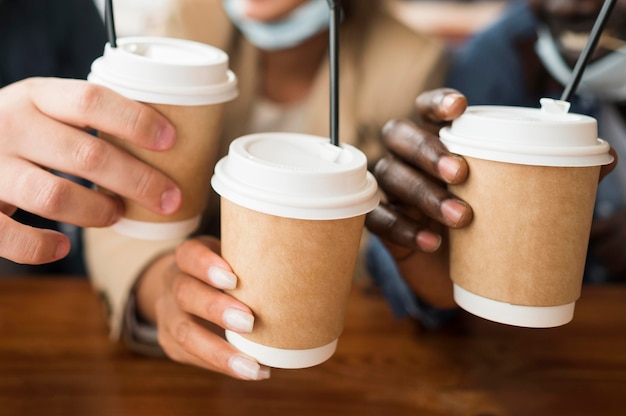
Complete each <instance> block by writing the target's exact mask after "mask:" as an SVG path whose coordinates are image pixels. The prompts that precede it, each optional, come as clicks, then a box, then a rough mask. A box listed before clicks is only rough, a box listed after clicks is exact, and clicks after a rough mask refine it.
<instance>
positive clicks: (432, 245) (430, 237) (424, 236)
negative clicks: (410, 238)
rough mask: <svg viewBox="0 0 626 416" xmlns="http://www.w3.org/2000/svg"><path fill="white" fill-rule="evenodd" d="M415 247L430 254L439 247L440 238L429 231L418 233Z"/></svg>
mask: <svg viewBox="0 0 626 416" xmlns="http://www.w3.org/2000/svg"><path fill="white" fill-rule="evenodd" d="M417 245H418V246H419V248H421V249H422V251H425V252H427V253H432V252H434V251H437V249H438V248H439V247H440V246H441V236H440V235H439V234H435V233H432V232H430V231H420V232H418V233H417Z"/></svg>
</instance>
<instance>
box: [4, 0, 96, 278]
mask: <svg viewBox="0 0 626 416" xmlns="http://www.w3.org/2000/svg"><path fill="white" fill-rule="evenodd" d="M105 42H106V31H105V29H104V23H103V21H102V18H101V16H100V14H99V12H98V10H97V8H96V6H95V4H94V2H93V0H0V87H4V86H6V85H8V84H11V83H13V82H16V81H19V80H21V79H24V78H29V77H34V76H41V77H62V78H79V79H85V78H86V77H87V74H88V73H89V67H90V65H91V62H92V61H93V60H94V59H95V58H97V57H98V56H99V55H101V54H102V51H103V50H104V44H105ZM0 198H1V196H0ZM14 218H15V219H17V220H19V221H20V222H24V223H27V224H29V225H33V226H36V227H45V228H53V229H57V230H62V231H63V232H65V233H66V234H67V235H68V236H69V237H70V239H71V240H72V251H71V253H70V255H69V256H68V257H67V258H66V259H64V260H61V261H59V262H56V263H53V264H49V265H44V266H18V265H15V264H12V263H11V262H8V261H6V260H4V259H2V260H0V275H2V274H15V273H70V274H83V273H84V267H83V263H82V254H81V250H80V232H79V230H78V229H77V228H76V227H71V226H65V225H61V224H56V223H54V222H52V221H48V220H44V219H42V218H39V217H36V216H34V215H31V214H27V213H25V212H21V211H18V212H17V213H16V214H15V216H14Z"/></svg>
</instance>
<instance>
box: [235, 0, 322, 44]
mask: <svg viewBox="0 0 626 416" xmlns="http://www.w3.org/2000/svg"><path fill="white" fill-rule="evenodd" d="M223 2H224V9H225V10H226V13H227V14H228V16H229V17H230V20H231V21H232V22H233V24H234V25H235V26H237V27H238V28H239V30H241V32H242V33H243V34H244V35H245V36H246V38H247V39H248V40H249V41H250V42H251V43H252V44H253V45H255V46H257V47H258V48H260V49H263V50H279V49H287V48H291V47H293V46H297V45H299V44H301V43H302V42H304V41H305V40H307V39H309V38H311V37H313V36H314V35H316V34H318V33H320V32H322V31H324V30H327V29H328V19H329V18H330V9H329V6H328V0H309V1H307V2H306V3H304V4H302V5H301V6H299V7H298V8H297V9H295V10H294V11H293V12H291V13H290V14H289V15H288V16H287V17H286V18H284V19H282V20H278V21H274V22H259V21H257V20H253V19H250V18H248V17H246V16H245V15H244V10H243V8H242V2H241V0H223Z"/></svg>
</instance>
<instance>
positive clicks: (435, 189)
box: [366, 89, 472, 253]
mask: <svg viewBox="0 0 626 416" xmlns="http://www.w3.org/2000/svg"><path fill="white" fill-rule="evenodd" d="M416 103H417V108H418V112H419V114H420V116H421V117H422V121H423V124H424V128H420V127H418V126H416V125H415V124H413V123H411V122H410V121H408V120H394V121H390V122H389V123H387V125H385V127H384V129H383V142H384V144H385V146H386V147H387V149H388V150H389V152H390V156H388V157H386V158H384V159H381V160H380V161H379V162H378V163H377V164H376V167H375V169H374V175H375V176H376V179H377V181H378V184H379V187H380V189H381V190H382V191H383V192H384V193H385V195H386V196H387V201H386V202H383V203H381V204H380V206H379V207H378V208H376V209H375V210H374V211H373V212H372V213H370V214H369V215H368V216H367V221H366V225H367V227H368V229H369V230H370V231H372V232H373V233H374V234H377V235H379V236H380V237H381V238H382V239H383V240H386V241H387V242H390V243H393V244H396V245H398V246H401V247H405V250H404V251H405V253H406V252H408V253H411V252H413V251H414V250H416V249H417V248H419V249H421V250H423V251H425V252H433V251H435V250H437V249H438V248H439V246H440V245H441V241H442V232H443V229H442V227H441V225H444V226H446V227H452V228H459V227H463V226H466V225H467V224H469V223H470V222H471V220H472V210H471V207H470V206H469V205H468V204H467V203H466V202H464V201H462V200H460V199H458V198H456V197H455V196H454V195H452V194H451V193H450V192H448V191H447V189H446V184H459V183H462V182H464V181H465V180H466V179H467V174H468V167H467V163H466V162H465V160H464V159H463V158H462V157H461V156H458V155H455V154H452V153H450V152H448V151H447V150H446V148H445V146H444V145H443V144H442V143H441V142H440V141H439V136H438V134H437V132H438V131H439V129H440V128H441V127H443V125H444V123H445V122H447V121H450V120H452V119H454V118H456V117H458V116H460V115H461V114H462V113H463V111H465V108H466V107H467V100H466V99H465V97H464V96H462V95H461V94H460V93H458V92H457V91H455V90H451V89H437V90H433V91H429V92H426V93H423V94H421V95H420V96H419V97H418V98H417V101H416ZM398 249H399V248H398Z"/></svg>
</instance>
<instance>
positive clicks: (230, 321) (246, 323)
mask: <svg viewBox="0 0 626 416" xmlns="http://www.w3.org/2000/svg"><path fill="white" fill-rule="evenodd" d="M222 319H223V320H224V323H225V324H226V326H228V327H229V328H230V329H232V330H233V331H237V332H251V331H252V327H253V326H254V316H252V315H250V314H249V313H247V312H244V311H242V310H239V309H233V308H229V309H226V310H225V311H224V313H223V314H222Z"/></svg>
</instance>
